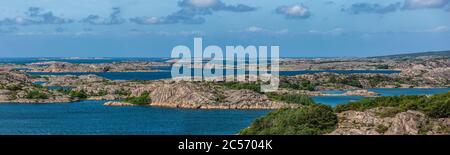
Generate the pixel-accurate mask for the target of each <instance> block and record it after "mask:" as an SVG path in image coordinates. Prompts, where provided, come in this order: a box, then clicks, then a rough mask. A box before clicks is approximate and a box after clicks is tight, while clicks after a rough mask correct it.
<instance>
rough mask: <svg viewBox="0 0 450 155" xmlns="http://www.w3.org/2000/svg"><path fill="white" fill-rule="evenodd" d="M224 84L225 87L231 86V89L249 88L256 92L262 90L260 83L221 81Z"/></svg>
mask: <svg viewBox="0 0 450 155" xmlns="http://www.w3.org/2000/svg"><path fill="white" fill-rule="evenodd" d="M220 84H221V85H222V86H224V87H225V88H229V89H238V90H241V89H248V90H253V91H255V92H259V93H260V92H261V86H260V84H258V83H239V82H224V83H220Z"/></svg>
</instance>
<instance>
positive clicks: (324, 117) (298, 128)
mask: <svg viewBox="0 0 450 155" xmlns="http://www.w3.org/2000/svg"><path fill="white" fill-rule="evenodd" d="M337 122H338V120H337V116H336V114H334V112H333V109H332V108H331V107H329V106H326V105H319V104H313V105H310V106H305V107H301V108H295V109H280V110H276V111H273V112H271V113H269V114H268V115H266V116H264V117H261V118H259V119H257V120H256V121H255V122H253V124H252V125H251V126H250V127H249V128H246V129H244V130H242V131H241V132H240V134H242V135H318V134H325V133H329V132H331V131H333V130H334V129H335V128H336V125H337Z"/></svg>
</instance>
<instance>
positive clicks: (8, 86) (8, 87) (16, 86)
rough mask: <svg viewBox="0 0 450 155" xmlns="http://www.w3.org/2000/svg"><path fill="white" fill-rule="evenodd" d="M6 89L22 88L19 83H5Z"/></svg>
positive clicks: (15, 89) (16, 89)
mask: <svg viewBox="0 0 450 155" xmlns="http://www.w3.org/2000/svg"><path fill="white" fill-rule="evenodd" d="M6 89H8V90H11V91H18V90H22V85H20V84H12V85H7V86H6Z"/></svg>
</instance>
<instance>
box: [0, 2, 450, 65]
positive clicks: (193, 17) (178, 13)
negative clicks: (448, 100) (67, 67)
mask: <svg viewBox="0 0 450 155" xmlns="http://www.w3.org/2000/svg"><path fill="white" fill-rule="evenodd" d="M195 37H201V38H203V46H204V47H205V46H208V45H218V46H220V47H222V48H223V49H225V46H238V45H242V46H250V45H253V46H280V55H281V56H282V57H337V56H343V57H363V56H376V55H389V54H399V53H412V52H424V51H440V50H449V49H450V0H377V1H373V0H279V1H275V0H14V1H12V0H0V57H169V56H170V54H171V51H172V49H173V48H174V47H175V46H178V45H186V46H189V47H191V48H193V47H192V46H193V41H194V38H195Z"/></svg>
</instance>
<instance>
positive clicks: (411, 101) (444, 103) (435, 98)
mask: <svg viewBox="0 0 450 155" xmlns="http://www.w3.org/2000/svg"><path fill="white" fill-rule="evenodd" d="M376 107H394V108H396V109H397V111H398V112H401V111H406V110H416V111H421V112H424V113H425V114H427V115H428V116H430V117H433V118H444V117H447V118H448V117H450V92H448V93H446V94H436V95H432V96H430V97H427V96H423V95H422V96H417V95H403V96H385V97H376V98H365V99H362V100H359V101H356V102H351V103H347V104H341V105H338V106H336V109H335V110H336V112H342V111H347V110H357V111H363V110H366V109H371V108H376Z"/></svg>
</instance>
